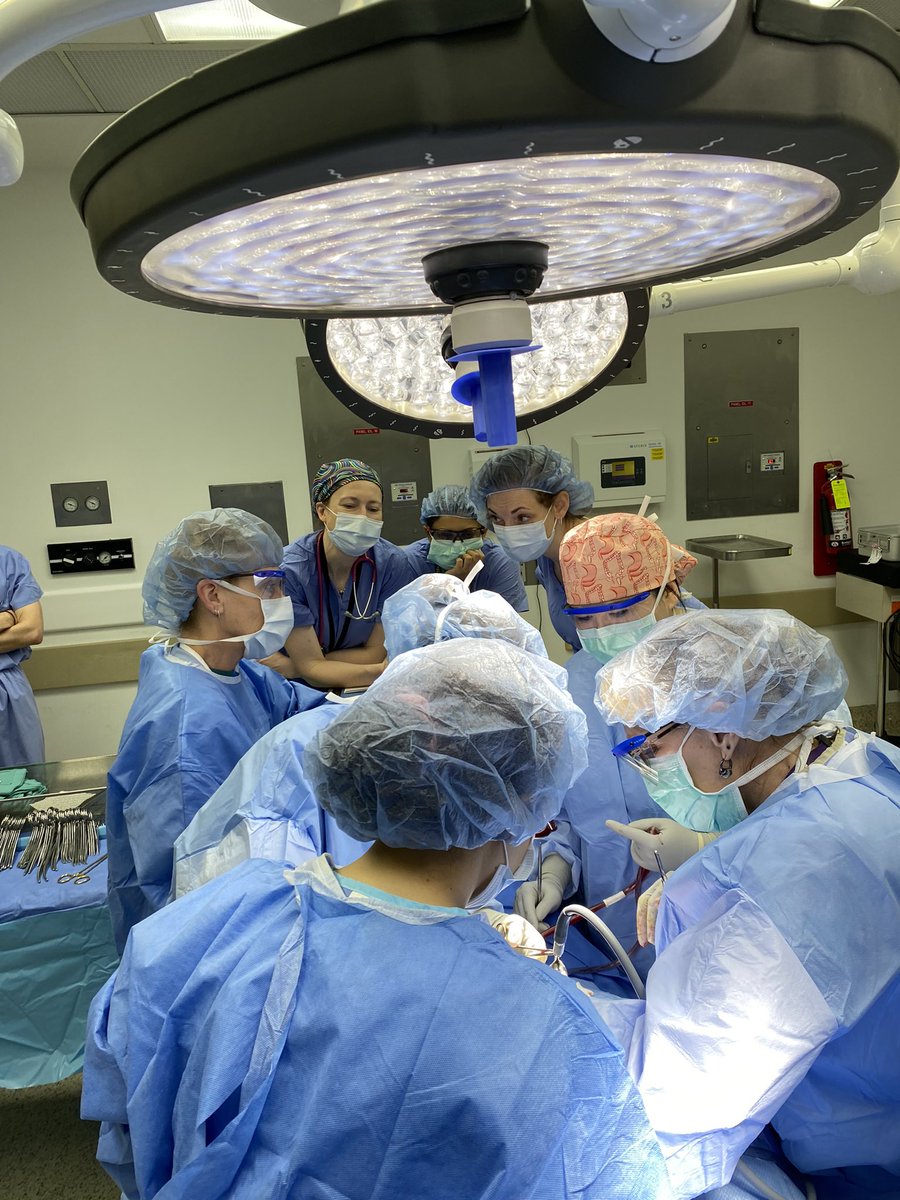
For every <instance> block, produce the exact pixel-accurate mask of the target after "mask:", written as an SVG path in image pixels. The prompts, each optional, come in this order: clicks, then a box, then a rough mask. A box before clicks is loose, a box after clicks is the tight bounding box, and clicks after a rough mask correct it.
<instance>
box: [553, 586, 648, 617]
mask: <svg viewBox="0 0 900 1200" xmlns="http://www.w3.org/2000/svg"><path fill="white" fill-rule="evenodd" d="M652 594H653V593H652V592H638V594H637V595H636V596H628V597H627V598H626V599H625V600H611V601H610V602H609V603H608V604H567V605H566V606H565V608H564V609H563V612H567V613H571V615H572V616H573V617H592V616H593V615H594V614H595V613H609V612H619V611H620V610H621V609H625V608H634V606H635V605H636V604H640V603H641V602H642V601H643V600H646V599H647V597H648V596H651V595H652Z"/></svg>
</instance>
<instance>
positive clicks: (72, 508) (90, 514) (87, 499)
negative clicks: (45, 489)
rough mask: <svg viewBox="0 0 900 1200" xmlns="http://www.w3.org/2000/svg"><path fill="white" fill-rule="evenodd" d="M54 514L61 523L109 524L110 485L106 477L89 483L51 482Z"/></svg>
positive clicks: (110, 516) (58, 522)
mask: <svg viewBox="0 0 900 1200" xmlns="http://www.w3.org/2000/svg"><path fill="white" fill-rule="evenodd" d="M50 495H51V497H52V499H53V515H54V517H55V518H56V524H57V526H60V525H109V524H110V523H111V521H112V512H111V510H110V507H109V487H108V485H107V483H106V480H105V479H95V480H92V481H89V482H87V483H51V484H50Z"/></svg>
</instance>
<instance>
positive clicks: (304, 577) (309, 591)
mask: <svg viewBox="0 0 900 1200" xmlns="http://www.w3.org/2000/svg"><path fill="white" fill-rule="evenodd" d="M321 539H322V533H321V531H319V532H318V533H308V534H306V535H305V536H304V537H302V538H298V539H297V541H296V542H291V544H290V546H288V547H287V549H286V550H285V552H284V562H283V563H282V564H281V566H282V569H283V571H284V573H285V580H284V583H285V590H286V592H287V594H288V595H289V596H290V598H291V601H292V602H293V605H294V625H295V627H297V626H300V627H304V626H308V625H311V626H312V627H313V628H314V629H315V631H316V637H317V638H318V639H319V645H320V646H321V647H322V650H323V652H324V653H325V654H329V653H331V651H333V650H351V649H352V648H353V647H354V646H363V645H365V643H366V642H367V641H368V640H369V638H370V636H371V634H372V630H373V629H374V628H375V625H376V623H377V624H379V625H380V624H381V605H382V603H383V602H384V600H386V599H387V597H388V596H393V594H394V592H397V591H399V590H400V588H402V587H404V586H405V585H406V584H407V583H411V582H412V580H413V579H415V577H416V576H415V574H414V572H413V569H412V567H411V566H410V563H409V560H408V559H407V557H406V555H405V554H404V553H403V551H402V550H401V549H399V547H397V546H395V545H394V544H393V543H392V542H388V541H386V540H385V539H384V538H379V539H378V541H377V542H376V543H375V545H374V546H373V547H372V549H371V550H368V551H366V553H365V554H363V555H360V557H359V558H358V559H357V560H356V562H355V563H354V564H353V569H352V570H351V572H350V578H349V579H348V580H347V585H346V587H345V588H344V590H343V592H342V593H341V594H340V595H338V593H337V592H336V591H335V588H334V584H333V583H332V582H331V579H330V578H328V577H327V576H326V578H324V579H323V578H322V577H321V572H320V568H319V553H320V552H319V549H318V546H319V542H320V541H321ZM354 582H355V585H356V603H355V604H354V596H353V590H354ZM348 612H349V613H350V614H351V618H350V619H349V620H348V619H347V614H348ZM362 613H365V614H368V615H367V616H365V617H361V616H360V614H362ZM354 618H355V619H354Z"/></svg>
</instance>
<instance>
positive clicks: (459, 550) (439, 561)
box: [428, 538, 484, 571]
mask: <svg viewBox="0 0 900 1200" xmlns="http://www.w3.org/2000/svg"><path fill="white" fill-rule="evenodd" d="M483 545H484V538H466V540H465V541H462V542H439V541H436V540H435V539H434V538H432V539H431V544H430V545H429V547H428V561H429V562H432V563H434V565H435V566H436V567H440V569H441V570H442V571H449V570H450V568H451V567H455V566H456V560H457V559H458V558H459V557H460V555H463V554H468V553H469V551H470V550H480V549H481V548H482V546H483Z"/></svg>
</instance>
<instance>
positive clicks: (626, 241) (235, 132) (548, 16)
mask: <svg viewBox="0 0 900 1200" xmlns="http://www.w3.org/2000/svg"><path fill="white" fill-rule="evenodd" d="M648 7H651V6H648ZM673 40H674V41H677V40H678V39H677V37H673ZM898 80H900V38H898V35H897V34H895V33H894V31H893V30H892V29H890V28H889V27H888V26H887V25H885V24H884V23H883V22H880V21H878V20H877V19H876V18H875V17H873V16H871V15H870V14H868V13H865V12H862V11H859V10H853V9H846V10H844V11H842V10H841V9H832V10H826V9H817V8H813V7H812V6H811V5H804V4H797V3H795V2H792V0H736V4H735V7H734V11H733V14H732V15H731V17H730V18H729V19H728V21H727V23H726V25H725V26H724V27H723V28H722V29H721V30H720V31H718V35H717V36H716V38H715V40H714V41H713V42H712V43H711V44H708V45H707V46H706V48H705V49H703V50H702V51H701V52H699V53H697V54H695V56H694V57H691V58H689V59H685V60H684V61H680V62H671V61H666V62H644V61H639V60H638V59H635V58H632V57H630V56H629V55H628V54H626V53H623V52H622V51H621V50H620V49H618V48H617V46H615V45H613V44H612V42H611V41H610V40H608V39H607V37H605V36H604V34H603V33H601V32H600V30H599V29H598V28H597V27H596V25H595V23H594V21H593V20H592V19H591V17H590V16H589V15H588V13H587V12H586V11H585V8H584V5H583V4H582V3H581V2H580V0H489V2H488V0H429V3H428V4H424V3H422V0H386V2H385V3H379V4H374V5H370V6H368V7H363V8H361V9H359V11H355V12H351V13H348V14H347V15H346V16H341V17H339V18H338V19H337V20H334V21H329V22H326V23H325V24H323V25H318V26H315V27H313V28H309V29H304V30H300V31H299V32H297V33H294V34H288V35H287V36H285V37H283V38H279V39H276V40H275V41H272V42H268V43H266V44H264V45H260V46H257V47H255V48H254V49H251V50H248V51H245V52H244V53H241V54H238V55H235V56H234V57H232V58H228V59H225V60H223V61H222V62H220V63H217V64H215V65H213V66H212V67H209V68H206V69H205V70H202V71H198V72H197V73H196V74H194V75H193V76H191V77H189V78H187V79H184V80H182V81H181V82H180V83H178V84H176V85H174V86H173V87H170V88H166V89H165V90H164V91H162V92H160V93H158V94H157V95H156V96H153V97H151V98H150V99H149V100H147V101H146V102H145V103H144V104H142V105H140V106H139V107H138V108H137V109H135V110H133V111H132V112H130V113H126V114H125V116H124V117H122V118H120V119H119V120H118V121H116V122H115V123H114V124H113V125H111V126H110V127H109V129H107V130H105V131H104V133H103V134H101V136H100V137H99V138H98V139H97V140H96V141H95V142H94V143H93V144H92V145H91V146H90V147H89V148H88V149H87V151H85V154H84V155H83V156H82V159H81V161H80V162H79V164H78V166H77V167H76V170H75V173H74V175H73V179H72V192H73V196H74V198H75V200H76V203H77V205H78V207H79V210H80V212H81V214H82V216H83V218H84V221H85V224H86V225H87V228H88V230H89V233H90V236H91V240H92V243H93V247H94V253H95V256H96V259H97V264H98V267H99V269H100V271H101V273H102V274H103V276H104V277H105V278H106V279H107V280H108V281H109V283H111V284H112V285H113V286H114V287H116V288H118V289H119V290H120V291H121V292H123V293H124V294H126V295H130V296H134V297H137V298H139V299H143V300H147V301H150V302H152V303H155V304H165V305H169V306H171V307H174V308H184V309H191V310H195V311H199V312H216V313H231V314H236V315H241V316H252V317H263V316H265V317H268V316H277V317H292V316H301V317H311V316H319V317H332V316H365V315H369V314H378V315H405V314H409V313H415V312H427V311H435V310H437V309H443V311H446V306H442V305H441V304H440V303H439V302H438V301H437V300H436V299H435V297H434V296H433V295H432V294H431V293H430V292H429V290H428V287H427V285H426V284H425V282H424V281H423V276H422V265H421V264H422V259H423V258H425V257H427V256H429V255H431V254H432V253H434V252H437V251H440V250H442V249H445V248H452V247H454V246H458V245H464V244H476V243H487V242H504V241H531V242H540V243H542V244H544V245H546V247H547V250H548V265H547V270H546V273H545V278H544V282H543V285H542V287H541V288H540V289H539V290H538V291H537V292H536V294H535V295H534V296H533V297H532V298H531V300H530V303H531V304H532V305H533V306H535V307H540V305H541V304H542V303H544V302H546V301H548V300H556V299H561V298H573V297H576V296H581V295H592V294H593V295H596V294H600V293H603V292H613V291H622V290H627V289H629V288H643V287H647V286H652V285H654V284H662V283H669V282H675V281H676V280H677V279H682V278H688V277H691V276H695V275H698V274H701V273H710V272H712V271H715V270H717V269H720V268H723V267H726V266H727V267H736V266H738V265H741V264H743V263H746V262H752V261H755V260H758V259H760V258H762V257H765V256H766V255H769V254H774V253H776V252H778V251H781V250H785V249H788V248H790V247H794V246H799V245H801V244H803V243H805V242H808V241H812V240H814V239H815V238H817V237H820V236H822V235H824V234H826V233H831V232H834V231H835V230H837V229H841V228H843V227H844V225H845V224H847V223H848V222H851V221H854V220H855V219H856V218H858V217H860V216H862V215H864V214H865V213H866V212H868V210H869V209H870V208H871V207H872V206H873V205H877V203H878V201H879V200H880V199H881V197H882V196H883V195H884V194H885V192H886V191H887V189H888V188H889V187H890V185H891V184H892V183H893V181H894V178H895V177H896V175H897V169H898V165H900V154H898V144H900V81H898Z"/></svg>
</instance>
